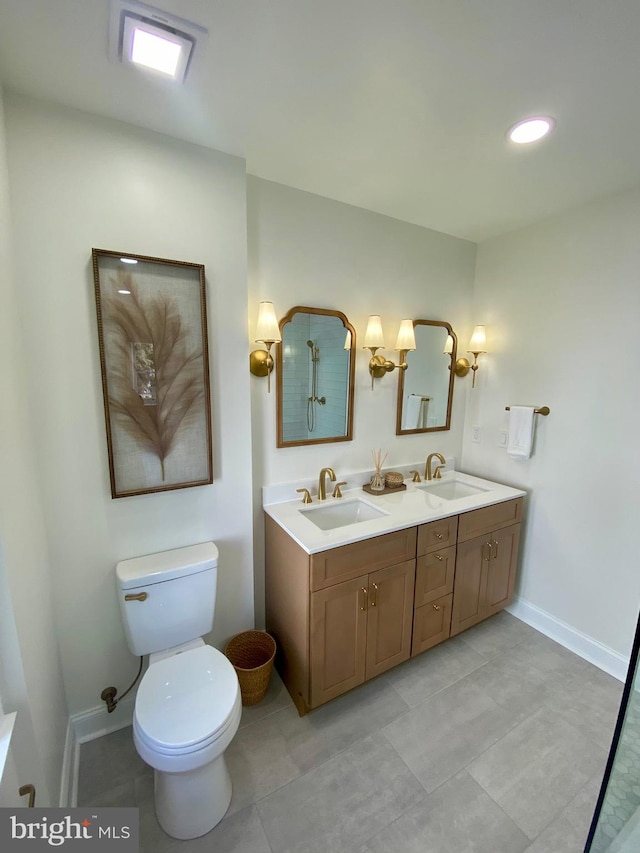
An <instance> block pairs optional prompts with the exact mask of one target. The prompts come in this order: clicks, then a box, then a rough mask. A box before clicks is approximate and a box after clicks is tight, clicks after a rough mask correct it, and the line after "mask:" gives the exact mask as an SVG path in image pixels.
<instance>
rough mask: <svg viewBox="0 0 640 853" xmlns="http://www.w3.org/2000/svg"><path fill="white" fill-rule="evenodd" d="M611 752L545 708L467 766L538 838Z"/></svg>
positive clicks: (530, 832) (598, 770)
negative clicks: (608, 752)
mask: <svg viewBox="0 0 640 853" xmlns="http://www.w3.org/2000/svg"><path fill="white" fill-rule="evenodd" d="M605 759H606V752H605V750H603V749H602V748H601V747H600V746H598V745H597V744H595V743H594V742H593V740H591V739H589V738H587V737H586V736H585V735H584V734H583V733H582V732H581V731H579V730H578V729H576V728H575V726H572V725H571V724H570V723H568V722H567V721H566V720H564V719H563V718H562V717H561V716H560V715H558V714H556V713H555V712H553V711H551V710H549V709H545V708H543V709H540V710H539V711H536V712H535V713H534V714H532V715H531V716H530V717H528V718H527V719H526V720H524V721H523V722H522V723H520V724H519V725H518V726H516V728H514V729H513V730H512V731H510V732H509V733H508V734H507V735H506V736H505V737H504V738H502V739H501V740H500V741H499V742H498V743H496V744H494V746H492V747H490V748H489V749H487V750H486V752H484V753H483V754H482V755H481V756H480V757H479V758H477V759H476V760H475V761H473V762H471V764H470V765H469V766H468V767H467V769H468V771H469V773H470V774H471V775H472V776H473V778H474V779H475V780H476V781H477V782H479V784H481V785H482V787H483V788H484V789H485V790H486V791H487V793H488V794H490V796H491V797H492V798H493V799H494V800H495V801H496V802H497V803H498V804H499V805H500V806H501V807H502V808H503V809H504V811H505V812H506V813H507V814H508V815H509V816H510V817H511V818H512V819H513V820H514V821H515V822H516V823H517V824H518V826H519V827H520V828H521V829H522V830H523V831H524V832H525V833H526V834H527V835H528V836H529V838H530V839H532V840H533V839H534V838H535V837H536V836H537V835H538V834H539V833H540V832H542V830H543V829H545V827H546V826H548V824H550V823H551V821H553V820H554V819H555V818H556V817H557V815H558V814H559V813H560V811H561V810H562V809H563V808H564V807H565V806H566V805H568V803H569V802H570V801H571V800H572V799H573V797H575V795H576V794H577V793H578V791H579V790H580V789H581V788H582V787H583V786H584V785H585V784H586V782H587V781H588V780H589V779H591V778H592V777H593V776H594V775H595V774H596V773H597V772H600V771H601V770H602V769H603V768H604V761H605Z"/></svg>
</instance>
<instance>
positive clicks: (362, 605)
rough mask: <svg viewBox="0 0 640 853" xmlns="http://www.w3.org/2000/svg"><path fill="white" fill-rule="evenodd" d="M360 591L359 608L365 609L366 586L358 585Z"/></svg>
mask: <svg viewBox="0 0 640 853" xmlns="http://www.w3.org/2000/svg"><path fill="white" fill-rule="evenodd" d="M360 589H361V591H362V604H361V605H360V610H366V609H367V588H366V586H363V587H360Z"/></svg>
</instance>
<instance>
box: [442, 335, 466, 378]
mask: <svg viewBox="0 0 640 853" xmlns="http://www.w3.org/2000/svg"><path fill="white" fill-rule="evenodd" d="M442 352H443V354H444V355H448V356H449V358H450V359H451V358H452V357H453V338H452V337H451V335H447V340H446V341H445V345H444V349H443V350H442ZM451 366H452V365H451V364H450V365H449V370H451ZM470 370H471V365H470V364H469V361H468V359H466V358H458V359H456V363H455V364H453V372H454V373H455V375H456V376H466V375H467V373H468V372H469V371H470Z"/></svg>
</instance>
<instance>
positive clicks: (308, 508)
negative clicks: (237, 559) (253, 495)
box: [264, 471, 526, 554]
mask: <svg viewBox="0 0 640 853" xmlns="http://www.w3.org/2000/svg"><path fill="white" fill-rule="evenodd" d="M453 481H455V482H458V483H462V484H464V483H467V484H469V485H470V486H475V487H476V488H478V489H482V491H480V492H478V493H477V494H474V495H469V496H468V497H462V498H456V499H454V500H445V499H444V498H442V497H439V496H437V495H436V494H431V493H429V491H428V490H427V488H424V487H429V486H435V487H437V484H444V483H446V482H453ZM405 484H406V487H407V488H406V489H402V490H400V491H398V492H386V493H385V494H383V495H371V494H369V493H368V492H365V491H364V490H363V489H362V487H361V486H360V487H357V488H352V489H348V490H347V491H343V493H342V494H343V497H342V498H333V497H327V499H326V500H325V501H319V500H318V499H317V498H316V497H314V499H313V503H311V504H306V505H305V504H303V503H302V501H301V500H300V498H297V499H296V500H291V501H286V502H282V503H269V504H265V505H264V511H265V512H266V513H267V515H269V516H271V518H273V520H274V521H276V522H277V523H278V524H279V525H280V527H282V528H283V530H285V531H286V532H287V533H288V534H289V536H291V538H292V539H294V540H295V541H296V542H297V543H298V545H300V547H301V548H303V549H304V550H305V551H306V552H307V553H308V554H316V553H318V552H319V551H326V550H328V549H329V548H337V547H338V546H340V545H348V544H350V543H351V542H359V541H361V540H362V539H369V538H370V537H371V536H381V535H382V534H384V533H392V532H393V531H394V530H402V529H403V528H406V527H413V526H414V525H417V524H424V523H425V522H428V521H437V520H438V519H440V518H446V517H447V516H451V515H459V514H460V513H462V512H470V511H471V510H474V509H481V508H482V507H485V506H490V505H491V504H497V503H502V502H503V501H509V500H512V499H513V498H519V497H522V496H523V495H525V494H526V492H523V491H522V489H514V488H511V486H503V485H501V484H500V483H493V482H491V481H490V480H484V479H482V478H480V477H473V476H471V475H470V474H463V473H461V472H459V471H450V472H446V473H445V474H444V475H443V477H442V479H441V480H432V481H430V482H428V483H427V482H422V483H413V482H411V480H410V479H407V480H405ZM330 486H331V484H330V483H329V482H327V491H328V492H329V494H330V488H329V487H330ZM356 499H358V500H361V501H364V502H365V503H366V504H368V505H369V506H372V507H374V508H376V509H379V510H381V511H382V512H384V515H381V516H379V517H377V518H373V519H371V520H369V521H358V522H356V523H353V524H346V525H344V526H342V527H335V528H333V529H332V530H321V529H320V528H319V527H317V526H316V525H315V524H314V523H313V522H312V521H310V520H309V518H308V517H306V514H307V513H308V512H313V511H314V509H318V508H322V507H326V506H329V505H331V504H344V503H347V502H349V501H354V500H356Z"/></svg>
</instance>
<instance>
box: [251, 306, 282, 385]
mask: <svg viewBox="0 0 640 853" xmlns="http://www.w3.org/2000/svg"><path fill="white" fill-rule="evenodd" d="M255 340H256V343H257V344H259V343H263V344H264V345H265V346H266V350H264V349H257V350H254V351H253V352H252V353H251V354H250V355H249V370H250V371H251V372H252V373H253V375H254V376H266V377H267V393H270V392H271V371H272V370H273V356H272V355H271V347H272V346H273V344H277V343H280V341H281V340H282V335H281V334H280V326H279V325H278V320H277V319H276V312H275V310H274V308H273V302H261V303H260V307H259V309H258V323H257V325H256V339H255Z"/></svg>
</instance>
